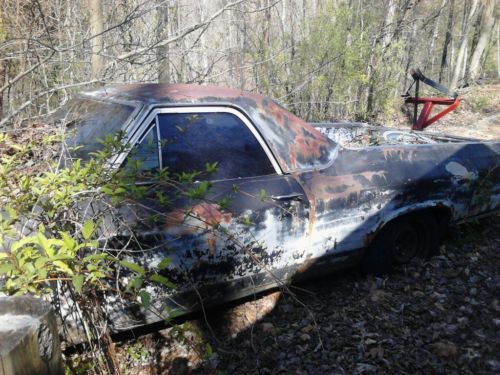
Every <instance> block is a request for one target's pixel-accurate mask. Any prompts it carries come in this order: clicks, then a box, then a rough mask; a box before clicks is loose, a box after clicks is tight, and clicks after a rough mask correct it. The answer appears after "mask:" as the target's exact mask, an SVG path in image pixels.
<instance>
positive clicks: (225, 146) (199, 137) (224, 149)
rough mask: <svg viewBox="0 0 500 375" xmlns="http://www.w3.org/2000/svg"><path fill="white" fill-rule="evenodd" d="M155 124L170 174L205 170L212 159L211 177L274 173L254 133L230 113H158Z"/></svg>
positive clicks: (163, 157) (222, 177)
mask: <svg viewBox="0 0 500 375" xmlns="http://www.w3.org/2000/svg"><path fill="white" fill-rule="evenodd" d="M158 124H159V127H160V138H161V142H160V143H161V155H162V163H163V168H165V167H168V169H169V171H170V172H171V173H181V172H191V171H200V172H201V171H205V169H206V163H214V162H217V166H218V167H217V172H216V173H215V176H211V177H210V178H211V179H229V178H237V177H250V176H262V175H268V174H273V173H275V170H274V168H273V166H272V164H271V162H270V160H269V158H268V157H267V155H266V153H265V152H264V150H263V148H262V146H261V145H260V144H259V142H258V141H257V139H256V138H255V136H254V135H253V134H252V132H251V131H250V130H249V129H248V127H247V126H246V125H245V124H244V123H243V122H242V121H241V120H240V119H239V118H238V117H237V116H235V115H233V114H231V113H168V114H159V115H158ZM202 178H207V176H206V175H205V176H202Z"/></svg>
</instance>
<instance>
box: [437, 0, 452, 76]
mask: <svg viewBox="0 0 500 375" xmlns="http://www.w3.org/2000/svg"><path fill="white" fill-rule="evenodd" d="M454 3H455V0H450V12H449V13H448V26H447V28H446V35H445V37H444V45H443V54H442V55H441V67H440V68H439V82H443V73H444V70H445V68H446V66H447V65H448V63H447V57H448V56H447V55H448V46H449V44H450V42H451V38H452V31H453V9H454V8H455V4H454Z"/></svg>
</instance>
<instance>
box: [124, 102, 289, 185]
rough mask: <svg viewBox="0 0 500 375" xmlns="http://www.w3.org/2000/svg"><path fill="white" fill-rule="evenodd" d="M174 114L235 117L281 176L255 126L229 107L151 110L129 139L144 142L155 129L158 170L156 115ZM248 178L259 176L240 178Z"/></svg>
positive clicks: (188, 107)
mask: <svg viewBox="0 0 500 375" xmlns="http://www.w3.org/2000/svg"><path fill="white" fill-rule="evenodd" d="M176 113H181V114H202V113H227V114H232V115H235V116H236V117H237V118H238V119H239V120H240V121H241V122H243V124H245V126H246V127H247V128H248V130H250V132H251V133H252V135H253V136H254V137H255V139H256V140H257V142H258V143H259V144H260V146H261V147H262V150H263V151H264V153H265V154H266V156H267V158H268V160H269V161H270V162H271V165H272V166H273V168H274V171H275V173H276V174H277V175H282V174H283V172H282V170H281V168H280V166H279V164H278V162H277V160H276V158H275V157H274V155H273V153H272V152H271V149H270V148H269V146H268V145H267V143H266V142H265V141H264V139H263V138H262V135H261V134H260V133H259V132H258V130H257V129H256V127H255V125H254V124H252V122H251V121H250V120H249V119H248V118H247V117H246V116H245V115H244V114H243V113H241V111H238V110H237V109H234V108H230V107H224V106H187V107H164V108H155V109H153V110H152V111H151V112H150V113H149V114H148V116H146V117H145V118H144V119H143V120H142V123H141V125H140V126H139V127H138V129H137V131H136V132H135V134H134V135H133V136H132V137H131V140H130V141H131V142H130V143H131V144H133V145H134V147H135V145H137V144H139V143H140V142H142V141H143V140H144V137H145V136H147V133H148V132H149V131H150V130H151V129H152V128H153V127H155V128H156V134H157V137H158V158H159V159H158V160H159V163H160V168H163V160H162V153H161V137H160V127H159V125H158V124H159V122H158V115H162V114H176ZM129 153H130V151H129V152H127V155H125V157H124V160H126V159H127V157H128V155H129ZM250 177H259V176H249V177H241V178H250ZM236 178H237V177H234V178H228V179H224V180H232V179H236Z"/></svg>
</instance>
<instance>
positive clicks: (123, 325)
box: [76, 84, 500, 331]
mask: <svg viewBox="0 0 500 375" xmlns="http://www.w3.org/2000/svg"><path fill="white" fill-rule="evenodd" d="M80 100H81V101H82V102H85V101H87V102H95V103H99V105H107V104H112V106H126V107H127V110H126V111H125V113H126V115H124V116H122V117H120V121H118V122H116V121H115V124H113V125H112V126H111V125H110V126H109V127H106V126H99V129H94V130H96V131H97V133H99V134H94V133H93V131H94V130H93V128H92V126H94V127H97V125H95V123H94V124H92V123H90V124H88V125H85V126H84V127H83V130H82V131H81V132H83V135H81V136H80V138H78V137H77V141H76V143H81V144H83V145H84V147H83V148H82V149H81V151H79V152H80V153H81V154H80V155H84V153H85V152H89V151H91V150H92V147H91V146H89V144H90V143H89V142H88V139H91V138H96V137H97V136H98V135H101V136H102V134H103V133H109V132H112V131H116V130H118V129H121V130H122V131H123V132H124V134H125V137H126V141H127V142H129V143H130V144H131V145H138V146H137V147H140V144H141V143H142V144H144V142H145V140H146V139H148V141H149V142H153V144H154V147H153V148H154V151H153V153H156V155H153V156H152V157H153V159H154V160H153V159H151V160H150V159H148V160H146V164H148V165H149V164H151V165H153V166H156V167H159V168H164V167H167V166H168V167H170V168H173V169H174V170H175V169H176V168H177V169H178V170H179V171H180V170H182V168H187V169H189V168H188V166H187V165H186V163H191V162H192V160H194V159H196V158H197V157H198V156H197V155H195V153H197V152H199V154H201V156H200V159H202V160H205V161H207V162H210V163H212V162H216V161H217V162H218V163H219V164H218V165H219V168H218V172H217V174H216V175H215V176H213V177H212V178H211V179H212V181H211V183H212V187H211V189H210V191H209V194H208V197H206V198H205V199H203V200H200V201H199V202H196V201H195V202H193V203H192V205H193V207H192V209H191V210H190V214H189V215H186V214H185V213H184V211H183V207H185V204H186V202H177V203H175V204H174V207H172V206H168V207H164V206H162V205H161V204H160V203H159V202H158V199H157V198H158V189H165V191H164V193H165V195H168V194H169V192H168V189H167V188H164V187H159V186H157V185H154V184H151V185H150V186H149V188H148V190H147V193H146V196H145V197H144V198H142V199H141V200H140V202H137V203H127V204H124V205H123V207H121V208H120V210H121V214H122V215H123V218H124V221H127V220H128V222H129V223H130V224H131V225H132V224H134V223H135V224H137V221H138V218H140V217H141V216H144V215H147V214H148V212H147V211H148V210H153V211H154V212H156V213H158V215H159V218H160V219H157V220H156V221H155V222H154V223H153V224H151V223H149V224H141V225H142V226H139V227H138V228H140V229H138V231H137V233H138V234H137V236H138V237H137V238H139V242H141V244H140V245H141V246H144V247H146V248H147V249H148V250H146V251H136V252H133V253H130V254H129V257H130V259H131V260H133V261H134V262H137V263H139V264H141V265H143V266H144V267H147V268H148V269H150V270H153V271H154V270H155V267H156V266H157V265H158V263H159V262H160V261H161V260H162V259H163V258H165V257H169V258H170V259H171V264H170V265H169V267H168V268H167V269H164V270H161V271H158V272H159V273H160V274H162V275H164V276H167V277H168V278H169V279H170V280H171V281H172V282H173V283H175V284H176V285H177V287H176V289H175V290H173V291H172V290H166V289H162V288H160V287H158V288H153V287H151V288H150V290H149V292H150V293H151V294H152V295H153V298H152V301H153V304H156V307H157V309H158V311H163V312H164V311H165V309H164V306H165V305H167V306H169V308H170V309H173V310H175V311H177V312H180V313H185V312H190V311H194V310H197V309H199V308H200V306H201V305H202V304H205V305H206V306H208V305H212V304H216V303H221V302H223V301H229V300H234V299H238V298H241V297H244V296H249V295H252V294H254V293H257V292H260V291H262V290H266V289H269V288H273V287H276V286H279V285H280V284H281V283H290V282H293V281H295V280H299V279H301V278H307V277H310V276H315V275H318V274H320V273H324V272H330V271H332V270H334V269H339V268H343V267H348V266H354V265H356V264H357V263H359V262H360V260H361V259H362V257H363V256H364V254H365V252H366V249H367V248H368V247H369V245H370V243H371V242H372V240H373V239H374V238H376V236H377V234H378V233H379V232H380V231H381V230H382V229H383V228H384V226H386V225H387V223H390V222H393V221H394V220H397V219H398V218H400V217H403V216H405V215H408V214H410V213H413V212H417V211H418V212H428V213H429V214H431V215H433V217H434V219H435V220H433V221H432V223H433V225H434V224H436V225H441V224H443V223H445V222H447V221H450V222H457V221H460V220H463V219H466V218H471V217H476V216H479V215H484V214H492V213H494V212H496V211H498V209H499V208H500V143H498V142H478V141H473V140H467V139H461V138H457V137H448V136H436V135H430V134H426V133H418V135H417V134H415V133H410V132H399V131H395V130H394V129H392V130H391V129H384V128H380V127H371V126H368V125H364V124H308V123H306V122H304V121H302V120H301V119H299V118H297V117H296V116H294V115H293V114H291V113H290V112H288V111H287V110H286V109H284V108H283V107H282V106H280V105H278V104H277V103H276V102H274V101H273V100H271V99H269V98H266V97H263V96H260V95H256V94H251V93H246V92H242V91H239V90H234V89H225V88H219V87H209V86H196V85H160V84H141V85H123V86H115V87H107V88H102V89H99V90H96V91H92V92H87V93H84V94H82V95H81V99H80ZM113 108H114V107H113ZM118 112H119V113H122V112H123V111H122V110H121V109H120V110H119V111H118ZM105 113H107V115H106V116H104V117H103V118H104V119H105V121H113V116H115V117H116V114H115V113H114V112H113V110H112V109H110V110H106V111H105ZM214 116H215V117H214ZM100 121H101V122H100V123H101V124H102V123H103V122H102V121H104V120H102V119H101V120H100ZM105 121H104V124H106V122H105ZM176 121H177V122H179V123H176ZM183 121H184V122H183ZM219 121H222V122H224V121H228V123H229V122H230V123H231V124H237V125H234V126H235V127H236V128H237V126H241V129H240V128H237V129H238V130H237V131H236V130H235V132H233V133H231V134H230V135H227V134H225V133H223V132H225V131H226V130H221V129H222V128H223V127H224V126H225V125H224V124H222V125H221V123H219ZM186 122H189V124H185V123H186ZM179 124H180V125H181V127H184V126H185V129H182V131H180V130H179V132H178V133H175V131H174V130H172V129H174V127H175V128H179V126H178V125H179ZM190 124H197V125H196V126H197V127H201V126H202V125H200V124H203V126H205V127H208V128H209V129H208V130H207V131H205V130H203V131H192V132H191V131H190V130H189V127H190V126H191V125H190ZM219 125H220V126H219ZM193 126H195V125H193ZM210 126H213V131H212V130H210ZM221 126H222V128H221ZM228 126H229V125H228ZM231 126H233V125H231ZM85 129H87V130H85ZM169 129H170V130H169ZM186 129H187V130H186ZM200 129H201V128H200ZM186 131H187V132H188V133H189V134H190V135H189V137H190V138H189V139H188V140H186V141H185V142H187V143H185V144H182V147H181V148H178V149H176V150H174V153H169V152H168V151H165V150H163V147H164V146H163V144H162V139H163V137H164V135H165V134H167V133H168V134H170V135H172V134H174V133H175V134H174V138H175V139H181V137H182V135H183V134H185V133H186ZM218 131H221V133H220V135H219V133H218ZM169 132H170V133H169ZM163 133H165V134H163ZM168 134H167V135H168ZM243 134H245V135H243ZM240 135H241V136H240ZM223 136H224V137H225V136H228V137H234V138H233V139H234V142H228V141H227V139H226V140H225V141H224V142H222V143H221V142H219V141H218V140H219V139H220V138H221V137H223ZM247 136H248V137H253V141H252V142H254V143H251V141H250V140H249V141H248V142H247V143H245V144H243V143H242V144H239V139H240V138H243V137H247ZM176 137H177V138H176ZM230 139H231V138H230ZM182 142H184V141H182ZM190 142H192V143H190ZM229 144H231V147H229V146H228V145H229ZM250 144H251V145H252V146H249V145H250ZM256 145H257V146H256ZM87 146H88V147H87ZM226 146H227V150H225V148H226ZM238 147H241V155H244V156H242V157H241V160H240V159H239V157H237V155H238ZM198 148H199V149H198ZM141 152H143V151H140V152H139V153H141ZM184 152H187V154H186V155H184V156H176V155H183V153H184ZM176 153H177V154H176ZM128 157H130V156H128V154H127V152H124V153H123V154H120V155H118V156H117V157H116V158H115V159H114V160H113V161H112V162H113V165H114V167H115V168H121V167H122V166H123V165H124V163H125V162H126V160H127V158H128ZM221 159H222V160H221ZM226 159H227V160H226ZM252 160H254V162H252ZM168 163H170V164H168ZM235 163H237V164H238V163H239V164H238V165H236V166H235V165H234V164H235ZM167 164H168V165H167ZM189 167H191V166H190V165H189ZM225 197H228V199H227V200H226V203H227V204H225V205H222V204H221V203H220V202H221V201H222V200H223V199H224V198H225ZM214 228H217V230H219V231H218V232H217V231H215V232H214ZM220 229H223V232H222V233H224V234H226V235H225V236H222V235H217V234H216V233H221V231H220ZM107 231H108V235H109V236H110V237H112V236H115V237H120V236H121V237H124V236H125V237H126V234H123V233H119V229H118V228H113V226H112V225H110V226H109V227H108V228H107ZM214 233H215V234H214ZM141 248H143V247H141ZM109 302H110V303H109V314H110V322H111V324H112V328H113V329H114V330H115V331H120V330H124V329H129V328H132V327H136V326H140V325H143V324H146V323H151V322H154V321H158V320H159V319H160V317H159V316H158V315H156V314H151V313H150V312H148V311H145V310H144V309H142V308H141V307H140V305H139V304H137V305H133V306H132V305H130V304H129V303H124V302H122V301H120V300H119V299H112V300H110V301H109Z"/></svg>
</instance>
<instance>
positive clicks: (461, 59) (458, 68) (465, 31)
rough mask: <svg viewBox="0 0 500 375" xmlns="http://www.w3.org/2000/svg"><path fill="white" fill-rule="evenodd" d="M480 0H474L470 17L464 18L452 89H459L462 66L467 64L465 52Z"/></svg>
mask: <svg viewBox="0 0 500 375" xmlns="http://www.w3.org/2000/svg"><path fill="white" fill-rule="evenodd" d="M477 3H478V0H474V1H473V2H472V5H471V7H470V10H469V15H468V16H467V17H466V18H464V27H463V30H462V38H461V40H460V48H459V49H458V55H457V60H456V62H455V67H454V69H453V78H452V79H451V83H450V87H451V89H455V88H456V87H457V83H458V80H459V79H460V75H461V74H460V72H461V71H462V70H463V67H462V65H463V64H464V65H465V64H467V61H466V60H465V59H464V57H465V51H466V49H467V36H468V34H469V29H470V24H471V21H472V19H473V18H474V14H475V13H476V8H477Z"/></svg>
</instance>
